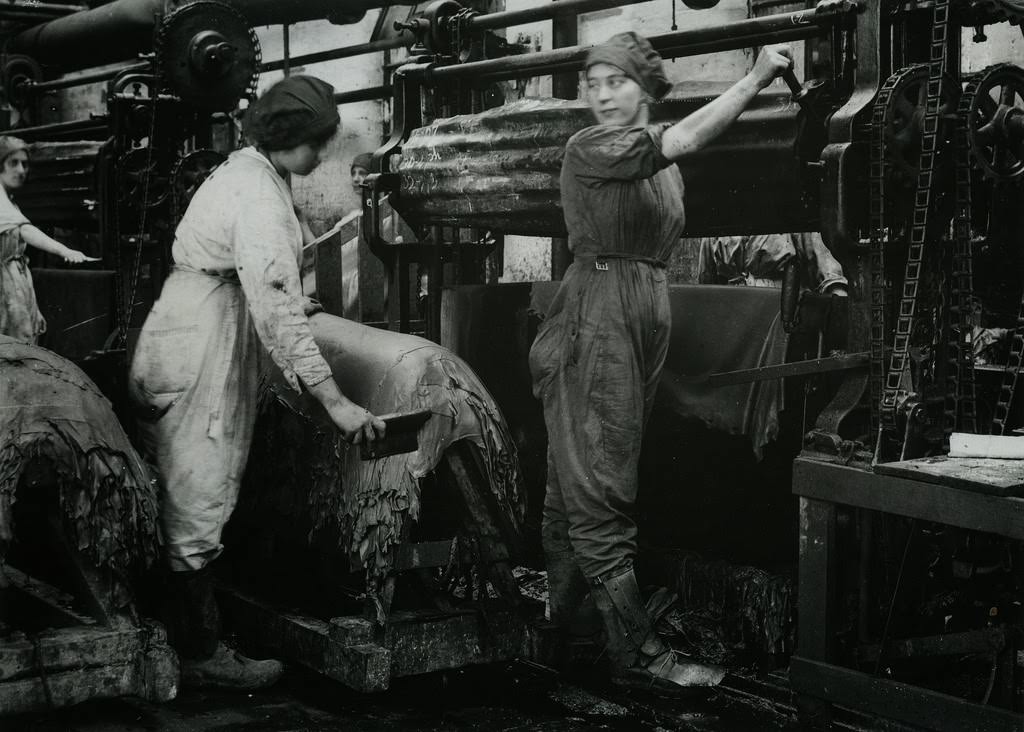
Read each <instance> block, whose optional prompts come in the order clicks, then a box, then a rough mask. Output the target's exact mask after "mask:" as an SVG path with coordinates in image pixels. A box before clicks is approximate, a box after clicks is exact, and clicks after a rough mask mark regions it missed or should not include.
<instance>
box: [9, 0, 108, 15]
mask: <svg viewBox="0 0 1024 732" xmlns="http://www.w3.org/2000/svg"><path fill="white" fill-rule="evenodd" d="M88 9H89V8H88V6H86V5H66V4H63V3H36V2H30V3H28V2H7V3H4V5H3V10H13V11H14V12H17V13H24V14H25V15H35V16H37V17H38V16H40V15H56V16H64V15H71V14H72V13H80V12H82V11H83V10H88Z"/></svg>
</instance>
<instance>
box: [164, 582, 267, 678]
mask: <svg viewBox="0 0 1024 732" xmlns="http://www.w3.org/2000/svg"><path fill="white" fill-rule="evenodd" d="M213 584H214V583H213V574H212V573H211V570H210V568H209V567H208V566H207V567H204V568H203V569H199V570H195V571H190V572H172V573H171V577H170V582H169V588H168V589H169V590H170V593H171V596H170V597H169V598H168V605H169V606H170V608H171V618H170V622H169V624H168V625H169V627H168V631H169V632H168V637H169V640H170V641H171V645H172V646H173V647H174V650H175V651H177V653H178V658H179V661H180V662H181V683H182V686H193V687H200V688H210V687H220V688H225V689H243V690H246V691H252V690H255V689H261V688H263V687H266V686H270V685H271V684H273V683H275V682H276V681H277V680H278V679H280V678H281V674H282V673H283V671H284V668H283V666H282V665H281V663H280V661H254V660H252V659H250V658H246V657H245V656H243V655H242V654H241V653H238V652H237V651H233V650H231V649H230V648H228V647H227V646H225V645H224V644H223V643H221V642H220V610H219V608H218V607H217V598H216V596H215V595H214V586H213Z"/></svg>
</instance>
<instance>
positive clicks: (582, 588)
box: [544, 552, 602, 638]
mask: <svg viewBox="0 0 1024 732" xmlns="http://www.w3.org/2000/svg"><path fill="white" fill-rule="evenodd" d="M544 559H545V565H546V566H547V571H548V604H549V606H550V609H551V622H553V623H554V624H555V625H557V626H558V627H559V628H561V629H562V630H563V631H565V632H566V633H567V634H568V635H570V636H573V637H578V638H580V637H585V638H589V637H593V636H594V635H596V634H597V633H600V632H601V627H602V621H601V615H600V614H599V613H598V611H597V605H595V604H594V597H593V594H592V593H591V591H590V585H589V584H588V583H587V580H586V578H585V577H584V576H583V573H582V572H581V571H580V568H579V565H578V564H576V558H575V557H574V556H573V554H572V552H548V553H547V554H545V555H544Z"/></svg>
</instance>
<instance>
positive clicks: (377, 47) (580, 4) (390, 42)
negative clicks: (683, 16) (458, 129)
mask: <svg viewBox="0 0 1024 732" xmlns="http://www.w3.org/2000/svg"><path fill="white" fill-rule="evenodd" d="M645 2H650V0H555V1H554V2H552V3H548V4H546V5H541V6H538V7H535V8H527V9H525V10H511V11H502V12H499V13H487V14H486V15H475V16H472V17H470V18H469V19H467V21H466V25H467V27H468V28H469V29H470V30H494V29H497V28H509V27H511V26H514V25H521V24H523V23H533V22H536V21H539V20H550V19H552V18H557V17H559V16H562V15H568V14H578V13H589V12H593V11H595V10H607V9H608V8H620V7H624V6H626V5H638V4H640V3H645ZM415 40H416V38H415V37H414V36H413V35H412V33H410V32H408V31H403V32H401V33H400V34H399V35H397V36H395V37H393V38H385V39H382V40H379V41H370V42H369V43H357V44H355V45H352V46H342V47H341V48H332V49H329V50H326V51H317V52H316V53H307V54H305V55H303V56H292V57H291V59H290V60H289V63H290V64H291V65H292V66H300V65H308V64H319V63H323V62H324V61H337V60H338V59H342V58H351V57H352V56H363V55H365V54H368V53H377V52H379V51H388V50H392V49H396V48H403V47H406V46H410V45H412V44H413V43H414V42H415ZM283 68H284V59H281V60H278V61H268V62H266V63H265V64H263V65H262V66H261V67H260V70H261V71H280V70H281V69H283Z"/></svg>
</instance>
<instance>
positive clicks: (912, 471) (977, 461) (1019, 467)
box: [875, 455, 1024, 497]
mask: <svg viewBox="0 0 1024 732" xmlns="http://www.w3.org/2000/svg"><path fill="white" fill-rule="evenodd" d="M875 472H876V473H878V474H881V475H895V476H898V477H901V478H910V479H911V480H919V481H923V482H925V483H934V484H936V485H941V486H947V487H949V488H957V489H961V490H968V491H975V492H977V493H986V494H988V495H990V496H1017V497H1019V496H1024V460H1001V459H997V458H951V457H947V456H945V455H942V456H938V457H927V458H916V459H914V460H901V461H899V462H896V463H882V464H881V465H876V466H875Z"/></svg>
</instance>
